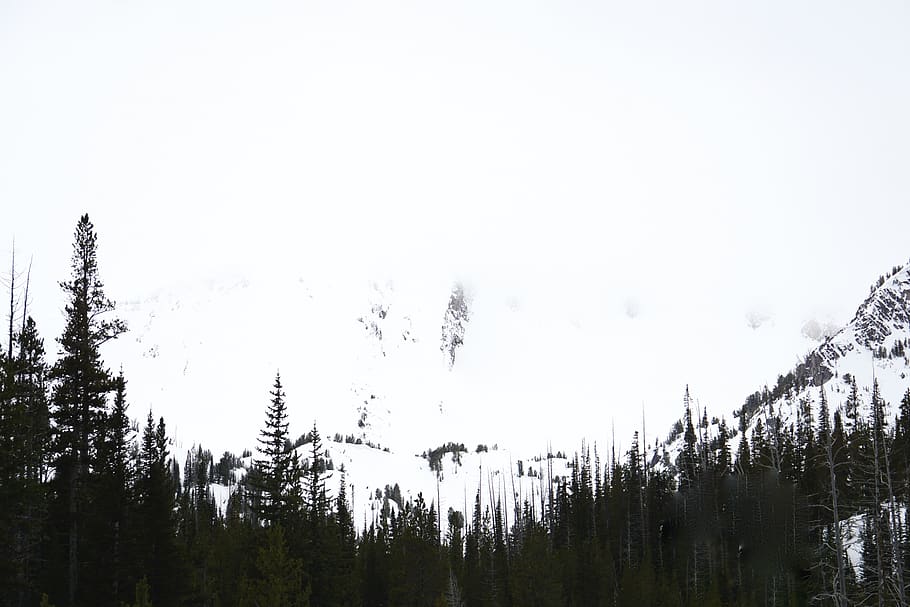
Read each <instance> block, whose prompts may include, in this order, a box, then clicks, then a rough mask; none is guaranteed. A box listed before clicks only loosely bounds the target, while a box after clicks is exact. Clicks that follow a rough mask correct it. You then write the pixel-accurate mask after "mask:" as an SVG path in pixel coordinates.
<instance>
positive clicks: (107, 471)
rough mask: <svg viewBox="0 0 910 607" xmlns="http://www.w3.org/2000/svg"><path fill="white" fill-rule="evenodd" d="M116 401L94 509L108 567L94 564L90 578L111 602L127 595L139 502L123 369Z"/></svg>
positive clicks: (100, 451)
mask: <svg viewBox="0 0 910 607" xmlns="http://www.w3.org/2000/svg"><path fill="white" fill-rule="evenodd" d="M114 385H115V388H114V402H113V406H112V408H111V411H110V414H109V415H108V416H106V418H105V426H104V429H103V430H104V433H103V435H102V437H101V440H100V441H99V445H98V460H99V463H98V466H99V471H98V475H97V479H96V482H95V491H96V499H95V505H94V508H93V510H94V511H95V514H96V516H94V517H92V518H93V521H92V522H93V525H94V534H96V535H97V537H98V542H97V548H96V551H97V553H98V554H97V557H96V559H97V560H99V561H100V560H106V562H108V563H109V566H106V567H95V568H94V571H93V572H92V575H91V576H90V577H89V578H88V579H89V580H91V582H92V584H93V585H94V586H96V587H99V588H97V591H98V596H99V597H100V596H104V590H106V589H109V591H110V592H109V594H108V600H110V601H111V602H113V603H117V602H121V601H122V600H123V599H125V598H128V594H127V593H128V592H129V590H130V588H131V586H132V580H134V579H135V578H134V577H133V576H132V573H133V571H132V569H134V567H133V565H134V561H135V559H136V555H135V552H136V546H134V545H133V543H134V542H133V539H134V537H133V536H134V534H133V530H132V529H131V524H132V523H133V520H132V519H133V518H134V516H133V515H134V510H135V508H134V505H135V495H134V491H133V489H134V487H135V482H136V479H135V469H134V467H133V460H132V454H131V450H132V447H133V436H132V435H133V429H132V427H131V424H130V419H129V415H128V413H127V408H128V407H127V402H126V379H124V377H123V371H122V370H121V372H120V375H119V376H118V377H117V378H116V379H115V380H114Z"/></svg>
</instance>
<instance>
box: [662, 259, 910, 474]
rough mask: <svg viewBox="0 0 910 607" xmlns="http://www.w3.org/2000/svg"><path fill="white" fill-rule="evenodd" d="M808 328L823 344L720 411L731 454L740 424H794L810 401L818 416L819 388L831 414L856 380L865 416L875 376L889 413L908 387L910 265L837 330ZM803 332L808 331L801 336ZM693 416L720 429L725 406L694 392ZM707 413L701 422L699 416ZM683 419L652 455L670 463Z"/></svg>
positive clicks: (713, 431)
mask: <svg viewBox="0 0 910 607" xmlns="http://www.w3.org/2000/svg"><path fill="white" fill-rule="evenodd" d="M809 330H810V332H811V333H812V334H813V335H815V336H819V337H821V336H822V335H824V333H825V331H829V332H830V333H831V334H830V335H827V336H826V337H823V339H822V340H821V343H820V344H819V345H818V346H817V347H815V348H813V349H812V350H811V351H810V352H809V353H808V354H806V355H805V357H804V358H803V360H802V361H801V362H800V363H799V364H797V365H796V366H795V367H794V368H793V369H791V370H790V371H788V372H786V373H784V374H782V375H780V376H778V380H777V383H776V384H775V385H774V386H772V387H769V386H765V387H764V388H762V389H760V390H758V391H756V392H755V393H754V394H752V395H750V396H749V397H748V398H747V399H746V401H745V403H744V404H743V406H742V407H740V408H739V409H737V410H736V411H734V412H733V415H732V419H731V418H730V417H726V420H725V421H726V424H727V430H728V432H731V431H732V432H733V433H734V436H733V438H732V441H731V449H732V451H733V452H734V453H735V451H736V448H737V446H738V444H739V441H740V439H741V436H742V434H741V432H740V431H738V428H743V427H744V428H745V432H746V434H747V436H749V437H750V438H751V436H752V431H753V430H754V428H755V425H756V423H757V422H758V421H759V420H761V422H762V424H763V426H764V427H767V422H768V418H769V416H771V415H773V414H777V415H779V416H780V417H781V419H782V422H783V423H784V425H785V426H786V425H789V424H791V423H795V421H796V419H797V415H798V410H799V408H800V406H801V403H802V404H805V403H808V404H809V405H810V407H811V411H812V415H813V418H814V419H816V420H817V419H818V414H819V403H820V400H821V392H822V390H824V391H825V394H826V397H827V400H828V403H829V410H830V415H832V416H833V414H834V411H835V410H837V409H838V408H839V407H842V406H843V405H844V401H845V400H846V398H847V395H848V393H849V391H850V389H851V381H852V380H854V379H855V381H856V385H857V388H858V393H859V396H860V409H859V411H860V414H861V415H868V414H869V407H870V405H871V395H872V386H873V382H874V381H875V380H877V381H878V384H879V389H880V392H881V395H882V398H883V399H884V400H885V402H886V403H888V404H889V405H890V406H889V407H887V408H886V411H887V414H888V415H889V416H890V417H893V416H894V413H895V409H896V407H897V405H898V403H899V402H900V400H901V398H902V397H903V396H904V394H905V393H906V391H907V390H908V389H910V265H908V266H904V267H901V266H897V267H894V268H892V270H891V272H889V273H888V274H885V275H883V276H881V277H879V279H878V280H877V281H876V282H875V283H874V284H873V285H872V286H871V287H870V292H869V296H868V297H867V298H866V300H865V301H863V302H862V304H860V306H859V308H857V310H856V314H855V315H854V316H853V319H852V320H851V321H850V322H849V323H848V324H847V325H846V326H845V327H844V328H842V329H840V330H838V331H832V330H831V327H830V326H829V327H819V326H818V323H814V324H813V325H812V326H810V327H809ZM807 337H808V335H807ZM691 402H692V403H693V404H692V409H693V410H692V416H693V420H694V421H695V422H696V425H697V426H698V431H699V432H704V434H705V435H706V436H707V437H708V438H711V437H714V436H717V435H718V432H719V428H720V422H721V420H722V419H723V417H724V416H726V415H727V412H726V411H707V412H705V411H704V410H702V409H700V408H699V407H698V405H697V404H696V401H695V400H694V399H693V400H692V401H691ZM705 416H707V418H708V423H707V426H705V425H704V422H703V419H704V417H705ZM682 432H683V427H682V421H681V420H680V421H679V422H677V423H676V424H675V425H674V427H673V429H672V430H671V432H670V434H669V436H668V437H667V438H666V440H664V441H663V442H660V443H658V444H656V445H653V447H652V449H653V453H652V456H651V461H652V462H653V463H655V464H656V465H662V466H667V467H672V466H674V465H675V462H676V458H677V457H678V455H679V453H680V451H681V449H682V440H683V436H682Z"/></svg>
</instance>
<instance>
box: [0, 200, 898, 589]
mask: <svg viewBox="0 0 910 607" xmlns="http://www.w3.org/2000/svg"><path fill="white" fill-rule="evenodd" d="M97 255H98V240H97V234H96V231H95V229H94V226H93V225H92V223H91V222H90V220H89V218H88V216H87V215H86V216H83V217H82V218H80V220H79V221H78V224H77V226H76V230H75V237H74V243H73V255H72V274H71V275H70V276H69V277H67V278H66V279H65V280H64V281H63V282H61V283H60V287H61V290H62V294H63V297H64V302H65V304H64V305H65V307H64V314H65V328H64V330H63V333H62V334H61V335H59V336H52V337H51V339H52V341H51V342H48V341H46V340H47V336H42V335H41V332H40V327H37V326H36V324H35V322H34V321H33V320H32V319H31V318H30V317H29V315H28V294H27V293H28V282H27V279H26V280H25V281H24V282H23V281H21V280H20V281H19V284H16V277H18V276H20V274H17V272H16V268H15V266H14V267H13V269H12V272H11V278H12V279H13V280H12V282H13V284H11V285H10V292H9V294H10V299H9V303H10V308H9V315H8V317H9V325H8V331H5V332H4V333H6V335H4V338H3V340H2V341H3V342H4V345H5V347H4V348H2V353H0V370H2V372H0V441H2V442H0V604H2V605H9V606H17V607H18V606H26V605H45V606H46V605H57V606H58V607H64V606H107V605H110V606H120V605H130V606H136V607H139V606H150V605H154V606H156V607H167V606H172V605H173V606H176V605H200V606H202V605H206V606H251V607H252V606H258V607H265V606H270V607H283V606H295V607H301V606H306V605H312V606H318V607H335V606H339V607H340V606H346V607H353V606H357V607H361V606H362V607H382V606H390V607H391V606H427V607H443V606H449V607H454V606H466V607H493V606H497V607H508V606H518V607H524V606H528V607H548V606H567V607H568V606H577V607H587V606H598V605H603V606H626V605H629V606H635V607H646V606H651V605H655V606H657V605H660V606H673V605H680V606H682V605H699V606H700V607H709V606H714V605H742V606H752V605H793V606H795V605H810V604H812V605H816V604H817V605H837V606H843V605H902V606H905V605H907V604H908V599H907V592H906V584H907V580H906V578H907V575H908V566H910V560H908V555H910V545H908V543H910V529H908V520H907V519H908V517H907V516H906V511H905V509H906V506H907V504H908V502H910V391H908V392H907V394H906V395H905V397H904V398H903V400H902V402H901V403H899V406H896V407H895V410H894V412H893V413H891V412H889V411H890V410H889V408H888V406H887V405H886V403H884V402H883V401H882V399H881V397H880V396H879V394H878V390H877V386H876V388H875V389H873V391H872V394H871V399H870V402H868V403H862V405H863V406H860V405H861V403H860V400H861V397H860V395H859V393H858V391H857V390H856V385H855V382H854V384H853V386H852V388H853V389H852V391H851V393H850V395H849V397H848V399H847V401H846V403H845V404H844V405H843V406H837V407H834V406H832V405H829V403H828V402H827V400H826V399H825V393H824V391H823V392H822V400H821V402H820V403H815V405H817V409H816V407H815V406H813V404H812V403H808V402H801V403H800V415H799V416H798V418H797V421H796V423H784V422H782V421H781V419H780V418H779V417H776V416H774V414H773V413H771V414H770V415H769V416H768V417H767V420H766V422H765V423H762V422H761V421H758V422H757V423H756V425H755V427H754V430H753V431H752V432H751V433H749V434H748V436H747V435H746V425H745V417H746V416H745V415H744V414H743V415H741V416H740V418H739V420H740V428H739V429H738V433H739V434H740V435H741V436H740V440H739V442H738V443H737V444H738V447H737V448H735V449H734V448H733V447H732V444H733V442H732V440H731V439H732V438H733V436H734V432H733V430H732V429H727V428H726V426H725V425H721V432H720V434H719V436H712V437H710V438H709V437H708V433H707V432H706V428H707V426H708V422H707V414H703V415H702V416H701V417H699V416H698V415H697V414H696V415H693V412H692V408H691V406H690V405H689V399H688V394H687V395H686V397H685V398H684V411H685V415H684V418H683V421H682V426H681V429H680V430H681V436H682V445H683V446H682V450H681V453H680V454H679V457H678V459H677V460H676V461H675V462H671V464H670V465H668V466H654V465H652V464H653V462H651V461H649V458H648V457H647V456H646V454H645V449H644V448H643V447H640V446H639V441H638V436H637V435H636V436H635V437H634V438H633V440H632V443H631V444H632V446H631V448H630V449H629V450H628V451H627V452H624V453H613V452H611V453H609V454H608V455H606V456H604V457H603V458H602V457H601V456H602V455H604V454H599V453H597V452H596V451H595V453H594V455H593V457H592V454H591V451H590V449H588V448H584V447H583V448H582V449H581V451H580V452H579V453H578V454H576V455H575V456H574V458H573V460H572V465H571V474H570V475H569V477H568V478H566V479H564V480H563V479H559V480H556V481H554V482H553V483H552V484H551V491H550V494H549V495H548V496H546V499H545V500H543V501H542V503H540V504H530V503H524V504H522V505H520V506H519V507H517V508H515V509H514V510H513V511H507V510H506V509H505V508H504V506H503V505H502V503H497V504H495V505H494V507H492V508H491V507H489V506H488V505H485V504H484V502H483V501H482V500H481V491H480V488H478V491H477V495H476V499H475V503H474V507H473V509H471V510H470V511H469V512H458V511H455V510H452V509H449V511H448V512H446V513H440V512H437V510H436V506H435V504H434V503H433V502H432V501H430V502H429V503H428V502H427V501H426V500H425V499H424V498H423V497H419V498H418V499H416V500H414V501H410V502H408V503H406V504H403V505H402V508H401V509H400V510H394V511H389V512H388V513H387V515H386V516H384V517H382V518H381V519H380V520H379V521H378V522H376V523H373V524H371V525H370V526H369V527H367V528H365V529H364V528H360V527H359V526H358V525H357V523H356V522H355V521H354V517H353V516H352V511H351V507H350V504H349V502H348V499H347V496H346V494H345V490H344V487H345V483H344V482H342V483H341V485H340V486H341V490H340V491H339V492H338V494H337V495H329V493H328V492H327V491H326V477H327V474H328V467H329V466H328V465H327V462H326V458H325V457H324V449H323V446H322V440H321V437H320V434H319V431H318V429H317V428H315V427H314V428H313V430H312V432H310V433H309V435H308V437H307V441H306V443H305V446H306V448H307V449H308V451H309V456H308V457H307V458H306V460H305V461H301V458H300V457H299V456H298V455H297V452H296V451H293V450H292V449H291V448H290V446H291V443H290V441H289V439H290V437H289V436H288V410H287V404H286V400H285V399H286V396H285V393H284V390H283V387H282V384H281V378H280V377H279V376H277V375H276V377H275V380H274V383H273V385H272V387H271V392H270V397H269V398H263V403H262V406H263V410H264V413H265V414H264V420H263V425H262V428H261V432H260V434H259V438H258V448H257V450H256V453H255V454H254V456H253V457H254V465H253V467H252V469H251V471H250V473H249V474H248V475H247V476H246V477H245V478H244V479H242V481H241V482H240V483H239V484H238V486H237V489H236V490H235V491H234V492H233V493H232V494H231V497H230V500H229V502H228V505H227V508H226V510H225V511H224V512H221V511H220V510H219V508H217V507H216V502H215V499H214V497H213V495H212V493H211V491H210V489H209V484H210V483H211V482H212V481H213V478H212V477H213V475H219V476H224V475H227V474H230V469H231V468H232V467H233V464H232V462H231V461H226V462H225V461H223V462H220V463H219V464H218V465H217V466H216V465H215V463H214V462H213V461H212V459H211V456H210V455H208V456H207V455H206V454H205V453H204V452H203V450H202V449H201V448H199V449H198V450H196V451H193V452H190V453H189V455H188V457H186V460H185V461H184V462H183V464H182V466H181V464H180V462H179V461H178V459H183V457H184V455H186V454H181V453H175V452H174V450H173V448H172V445H171V444H170V442H169V438H168V428H167V425H166V422H165V420H164V419H162V418H156V417H155V416H154V415H153V414H152V413H149V414H148V415H147V416H142V415H140V416H139V417H144V419H143V421H142V423H141V424H140V425H138V426H137V425H134V423H133V422H132V421H131V419H132V417H131V416H132V415H133V413H134V412H132V411H130V408H129V377H127V376H125V375H124V374H123V373H122V372H121V373H113V372H112V371H111V370H110V369H108V368H107V366H106V365H105V362H104V360H102V357H101V354H100V348H101V346H102V345H103V344H104V343H105V342H107V341H109V340H112V339H116V338H117V337H118V336H119V335H121V334H122V333H123V332H124V331H126V330H127V327H126V326H125V325H124V324H123V323H122V322H120V321H118V320H117V319H116V311H115V309H114V304H113V302H112V301H111V300H110V299H109V298H108V297H107V296H106V294H105V289H104V284H103V281H102V277H101V275H100V273H99V264H98V258H97ZM49 350H53V351H55V352H56V353H57V356H56V357H55V362H54V363H53V364H49V362H48V359H49V356H48V351H49ZM267 393H268V386H264V389H263V394H264V395H266V394H267ZM814 410H817V411H818V412H819V413H818V414H817V415H813V411H814ZM860 411H871V414H869V415H865V414H861V413H860ZM578 423H579V426H581V425H582V424H584V420H578ZM228 459H230V458H228ZM334 473H335V474H342V475H343V474H344V471H343V470H336V471H334ZM848 527H849V528H850V529H853V528H857V529H858V530H859V531H858V534H859V540H858V541H859V542H860V545H861V549H860V550H859V552H860V558H859V559H854V558H852V557H851V555H850V554H849V550H848V547H847V545H846V540H847V536H848V532H849V530H848Z"/></svg>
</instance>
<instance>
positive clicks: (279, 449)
mask: <svg viewBox="0 0 910 607" xmlns="http://www.w3.org/2000/svg"><path fill="white" fill-rule="evenodd" d="M270 394H271V396H272V400H271V402H270V403H269V406H268V409H267V410H266V420H265V428H263V430H262V431H261V432H260V433H259V447H258V450H259V453H260V454H261V455H262V457H261V458H260V459H257V460H256V461H255V464H256V466H257V468H258V469H259V475H258V478H257V481H258V487H257V489H258V490H259V491H260V502H259V505H258V512H257V514H258V516H259V518H260V519H261V520H262V521H263V522H264V523H265V524H266V525H272V524H275V523H281V524H283V525H287V524H288V522H289V512H288V502H289V495H288V490H289V487H288V481H289V471H290V465H291V454H290V452H288V451H285V444H286V443H287V440H288V421H287V418H288V413H287V405H286V404H285V400H284V399H285V394H284V391H283V390H282V387H281V375H280V374H278V373H276V374H275V385H274V388H273V389H272V391H271V393H270Z"/></svg>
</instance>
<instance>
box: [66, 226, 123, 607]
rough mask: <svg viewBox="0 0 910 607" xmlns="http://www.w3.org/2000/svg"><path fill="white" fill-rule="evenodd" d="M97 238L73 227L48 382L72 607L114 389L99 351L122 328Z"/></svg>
mask: <svg viewBox="0 0 910 607" xmlns="http://www.w3.org/2000/svg"><path fill="white" fill-rule="evenodd" d="M97 248H98V244H97V236H96V234H95V229H94V226H93V225H92V223H91V222H90V221H89V218H88V215H83V216H82V217H81V218H80V219H79V222H78V224H77V225H76V232H75V242H74V244H73V257H72V277H71V280H69V281H66V282H61V283H60V286H61V288H62V289H63V291H64V293H65V294H66V296H67V299H68V300H67V303H66V306H65V315H66V326H65V328H64V331H63V335H61V337H60V338H59V340H58V341H59V343H60V348H61V352H60V358H59V359H58V360H57V363H56V364H55V365H54V368H53V371H52V378H53V380H54V381H55V385H54V392H53V404H54V409H53V418H54V422H55V426H56V441H55V448H54V451H55V461H54V468H55V477H54V483H55V491H56V495H57V500H58V504H59V509H58V515H59V517H60V518H61V519H62V521H61V522H62V524H63V527H64V528H65V529H66V536H65V537H66V539H65V556H64V557H63V559H64V562H65V564H66V573H65V574H63V575H62V576H61V577H62V578H63V579H65V580H66V582H65V587H66V590H67V592H66V601H67V604H68V605H70V607H73V606H74V605H75V604H76V603H77V601H79V600H80V599H79V597H80V595H81V587H80V585H79V578H80V571H81V569H82V568H83V566H84V563H83V562H82V561H81V560H80V558H81V557H80V548H81V547H82V545H83V544H85V543H86V541H87V538H85V537H84V536H83V533H82V530H83V526H84V525H85V519H86V515H87V512H86V511H87V508H88V507H89V503H90V496H89V490H88V487H89V485H90V478H89V477H90V475H91V474H92V473H93V472H94V470H95V469H96V468H97V464H98V462H97V460H96V453H97V451H96V448H97V439H98V437H99V435H100V434H101V432H102V430H103V424H104V417H105V405H106V396H107V394H108V393H109V392H110V391H111V389H112V387H113V382H112V379H111V376H110V373H109V372H108V371H107V370H106V369H105V368H104V366H103V363H102V361H101V354H100V347H101V345H102V344H103V343H105V342H107V341H109V340H111V339H114V338H116V337H117V336H118V335H120V334H121V333H123V332H124V331H125V330H126V325H125V324H124V323H123V322H122V321H120V320H116V319H113V320H108V319H104V316H105V315H106V314H107V313H109V312H111V311H112V310H113V309H114V304H113V302H112V301H111V300H110V299H108V297H107V296H106V295H105V294H104V285H103V283H102V282H101V279H100V277H99V274H98V260H97Z"/></svg>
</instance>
